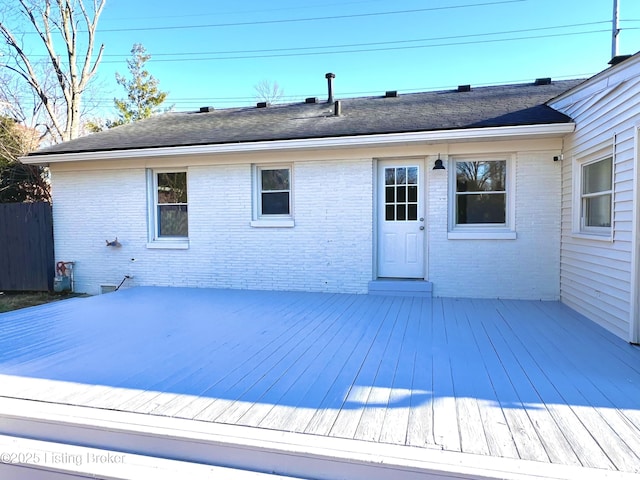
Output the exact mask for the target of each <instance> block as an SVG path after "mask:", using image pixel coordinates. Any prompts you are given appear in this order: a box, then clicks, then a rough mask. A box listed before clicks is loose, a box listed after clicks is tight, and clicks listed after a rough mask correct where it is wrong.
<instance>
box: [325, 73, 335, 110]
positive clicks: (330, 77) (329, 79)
mask: <svg viewBox="0 0 640 480" xmlns="http://www.w3.org/2000/svg"><path fill="white" fill-rule="evenodd" d="M324 78H326V79H327V88H328V90H329V98H327V103H333V79H334V78H336V75H335V74H334V73H331V72H329V73H327V74H326V75H325V76H324Z"/></svg>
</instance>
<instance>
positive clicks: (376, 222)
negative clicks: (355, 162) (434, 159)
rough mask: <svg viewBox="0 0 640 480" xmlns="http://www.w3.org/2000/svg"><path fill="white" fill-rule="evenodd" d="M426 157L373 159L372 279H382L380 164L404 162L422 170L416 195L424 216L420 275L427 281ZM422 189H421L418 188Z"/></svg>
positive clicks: (427, 205)
mask: <svg viewBox="0 0 640 480" xmlns="http://www.w3.org/2000/svg"><path fill="white" fill-rule="evenodd" d="M427 158H428V157H427V155H410V156H400V157H376V158H374V159H373V198H372V202H373V232H372V233H373V249H372V250H373V252H372V253H373V259H372V262H373V279H374V280H375V279H378V278H382V277H380V275H379V268H378V262H379V260H380V257H379V255H378V253H379V250H380V246H379V241H380V239H379V236H380V235H379V234H380V228H379V227H380V215H381V212H380V198H379V195H381V194H382V193H381V192H380V164H384V163H387V162H389V163H391V162H397V163H405V162H412V163H416V164H418V166H419V167H420V168H421V169H422V175H420V176H419V177H421V180H418V181H419V182H421V183H419V184H418V186H419V188H418V195H419V196H420V201H421V202H422V209H423V214H424V240H423V246H422V248H423V275H422V277H421V278H422V280H428V272H429V255H428V252H429V242H428V238H429V222H428V220H429V216H428V207H429V203H428V201H427V199H428V195H427V190H428V188H427V186H428V183H429V181H428V180H429V178H428V172H427V168H426V166H427V165H428V162H427ZM420 187H422V188H420Z"/></svg>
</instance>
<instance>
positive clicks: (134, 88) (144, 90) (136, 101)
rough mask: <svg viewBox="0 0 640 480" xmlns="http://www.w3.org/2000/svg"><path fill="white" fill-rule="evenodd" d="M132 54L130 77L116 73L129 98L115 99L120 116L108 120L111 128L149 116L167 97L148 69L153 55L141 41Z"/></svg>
mask: <svg viewBox="0 0 640 480" xmlns="http://www.w3.org/2000/svg"><path fill="white" fill-rule="evenodd" d="M131 55H132V58H131V59H129V60H127V66H128V68H129V75H130V78H127V77H125V76H123V75H120V74H119V73H116V81H117V82H118V85H122V86H123V87H124V89H125V90H126V91H127V98H126V99H123V100H117V99H116V100H114V103H115V106H116V110H117V111H118V117H119V118H118V119H117V120H115V121H113V122H107V123H108V127H109V128H111V127H116V126H118V125H123V124H125V123H131V122H135V121H136V120H141V119H143V118H149V117H150V116H152V115H153V114H155V113H157V112H158V111H159V110H160V108H159V107H160V105H162V103H163V102H164V101H165V99H166V98H167V92H162V91H160V89H159V88H158V84H159V83H160V82H159V81H158V80H157V79H156V78H155V77H154V76H153V75H151V74H150V73H149V71H148V70H147V69H146V63H147V61H149V59H150V58H151V55H149V54H148V53H147V51H146V50H145V48H144V47H143V46H142V45H141V44H139V43H136V44H135V45H134V46H133V48H132V49H131Z"/></svg>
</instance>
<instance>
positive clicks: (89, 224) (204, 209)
mask: <svg viewBox="0 0 640 480" xmlns="http://www.w3.org/2000/svg"><path fill="white" fill-rule="evenodd" d="M372 171H373V170H372V160H371V159H365V160H349V161H337V160H336V161H308V162H297V163H295V164H294V173H293V180H294V197H293V202H294V214H295V223H296V225H295V227H294V228H252V227H251V226H250V221H251V218H252V196H251V190H252V178H251V175H252V169H251V165H250V164H235V165H220V166H193V167H190V168H189V169H188V182H189V183H188V197H189V240H190V246H189V249H187V250H170V249H149V248H147V200H146V176H145V170H144V169H143V168H140V169H126V170H101V171H91V172H88V171H56V169H55V167H54V168H53V172H52V178H53V195H54V228H55V239H56V243H55V246H56V260H57V261H58V260H64V261H75V262H77V263H76V271H75V275H76V276H75V281H76V290H77V291H82V292H87V293H99V292H100V285H102V284H115V285H117V284H119V283H120V281H121V280H122V279H123V278H124V276H125V275H131V276H133V279H132V280H127V282H125V285H126V286H133V285H174V286H194V287H218V288H249V289H277V290H308V291H326V292H349V293H364V292H366V289H367V282H368V281H369V280H371V275H372V271H373V266H372V261H373V260H372V251H373V250H372V248H373V247H372V245H373V235H372V228H373V227H372V220H371V219H372V208H373V207H372V201H371V198H372V175H373V174H372ZM116 236H117V237H118V240H119V241H120V243H121V244H122V247H120V248H111V247H106V242H105V240H110V241H111V240H113V239H114V238H115V237H116ZM132 259H134V260H132Z"/></svg>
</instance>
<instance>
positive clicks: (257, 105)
mask: <svg viewBox="0 0 640 480" xmlns="http://www.w3.org/2000/svg"><path fill="white" fill-rule="evenodd" d="M269 105H271V104H270V103H269V102H258V103H256V108H267V107H268V106H269Z"/></svg>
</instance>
